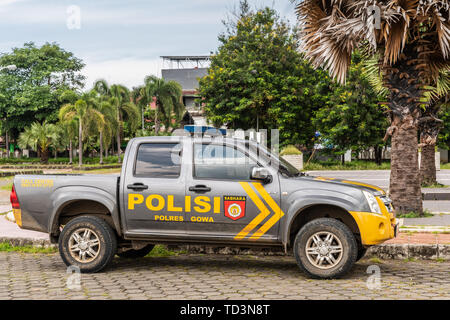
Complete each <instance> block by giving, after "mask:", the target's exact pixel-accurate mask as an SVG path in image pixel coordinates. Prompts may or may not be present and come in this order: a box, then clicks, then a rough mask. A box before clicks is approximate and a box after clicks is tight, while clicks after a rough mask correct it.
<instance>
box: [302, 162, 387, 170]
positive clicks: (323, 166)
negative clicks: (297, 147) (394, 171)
mask: <svg viewBox="0 0 450 320" xmlns="http://www.w3.org/2000/svg"><path fill="white" fill-rule="evenodd" d="M390 169H391V164H390V162H383V163H382V164H381V165H377V164H376V163H375V162H373V161H363V160H354V161H352V162H346V163H345V164H342V163H341V162H339V161H315V162H310V163H309V164H308V165H306V166H305V167H304V168H303V170H304V171H315V170H390Z"/></svg>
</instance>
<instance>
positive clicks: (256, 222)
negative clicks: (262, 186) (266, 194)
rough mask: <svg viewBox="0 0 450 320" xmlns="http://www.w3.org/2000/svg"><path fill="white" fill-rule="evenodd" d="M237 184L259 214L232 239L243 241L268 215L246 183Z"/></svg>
mask: <svg viewBox="0 0 450 320" xmlns="http://www.w3.org/2000/svg"><path fill="white" fill-rule="evenodd" d="M239 184H240V185H241V186H242V188H243V189H244V190H245V192H246V193H247V195H248V196H249V197H250V199H252V201H253V202H254V203H255V205H256V206H257V207H258V209H259V210H260V211H261V212H260V213H259V214H258V215H257V216H256V217H255V218H254V219H253V220H252V221H251V222H250V223H249V224H248V225H246V226H245V228H244V229H242V230H241V232H239V233H238V234H237V235H236V237H234V239H235V240H241V239H244V238H245V237H246V236H247V235H248V234H249V232H250V231H252V230H253V229H254V228H256V227H257V226H258V225H259V224H260V223H261V222H262V221H264V219H265V218H266V217H267V216H268V215H269V214H270V211H269V209H267V207H266V206H265V205H264V203H263V202H262V201H261V199H259V197H258V196H257V194H256V193H255V192H254V191H253V189H252V188H251V187H250V184H249V183H248V182H239Z"/></svg>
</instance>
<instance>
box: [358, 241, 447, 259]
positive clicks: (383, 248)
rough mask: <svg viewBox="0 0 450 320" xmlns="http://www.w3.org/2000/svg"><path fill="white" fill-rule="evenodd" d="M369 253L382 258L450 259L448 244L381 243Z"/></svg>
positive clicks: (368, 251) (371, 248)
mask: <svg viewBox="0 0 450 320" xmlns="http://www.w3.org/2000/svg"><path fill="white" fill-rule="evenodd" d="M367 255H375V256H377V257H378V258H380V259H385V260H387V259H394V260H395V259H409V258H416V259H422V260H436V259H444V260H447V261H448V260H450V245H448V244H381V245H377V246H373V247H370V248H369V250H367V253H366V256H367Z"/></svg>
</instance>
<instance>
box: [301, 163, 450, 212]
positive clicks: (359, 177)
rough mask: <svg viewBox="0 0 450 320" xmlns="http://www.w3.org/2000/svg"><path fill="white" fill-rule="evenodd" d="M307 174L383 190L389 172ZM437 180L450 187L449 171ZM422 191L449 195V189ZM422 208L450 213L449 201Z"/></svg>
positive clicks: (440, 173) (322, 172)
mask: <svg viewBox="0 0 450 320" xmlns="http://www.w3.org/2000/svg"><path fill="white" fill-rule="evenodd" d="M308 174H309V175H311V176H322V177H330V178H338V179H346V180H354V181H360V182H364V183H368V184H373V185H376V186H379V187H381V188H383V189H385V190H386V189H388V188H389V175H390V170H342V171H337V170H336V171H332V170H331V171H308ZM437 180H438V182H440V183H442V184H444V185H447V186H450V170H440V171H438V172H437ZM422 191H423V192H427V191H428V192H430V191H432V192H448V193H450V188H435V189H422ZM423 206H424V208H425V209H428V210H430V211H431V212H450V201H424V202H423Z"/></svg>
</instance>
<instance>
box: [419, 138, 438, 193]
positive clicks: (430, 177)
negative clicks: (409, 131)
mask: <svg viewBox="0 0 450 320" xmlns="http://www.w3.org/2000/svg"><path fill="white" fill-rule="evenodd" d="M435 146H436V145H435V144H427V145H425V146H424V147H422V155H421V157H420V181H421V183H422V185H432V184H435V183H436V162H435V158H434V154H435V150H436V149H435Z"/></svg>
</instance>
